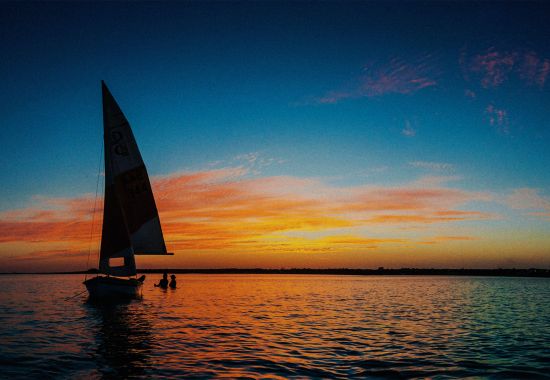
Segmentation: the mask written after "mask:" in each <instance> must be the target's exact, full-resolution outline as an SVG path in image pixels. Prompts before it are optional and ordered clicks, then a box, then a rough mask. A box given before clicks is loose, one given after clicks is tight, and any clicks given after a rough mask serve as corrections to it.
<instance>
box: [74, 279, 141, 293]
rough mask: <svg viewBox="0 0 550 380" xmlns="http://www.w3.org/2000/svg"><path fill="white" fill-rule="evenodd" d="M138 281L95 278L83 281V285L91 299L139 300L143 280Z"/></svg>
mask: <svg viewBox="0 0 550 380" xmlns="http://www.w3.org/2000/svg"><path fill="white" fill-rule="evenodd" d="M140 280H141V281H140ZM140 280H138V279H135V278H118V277H104V276H97V277H94V278H91V279H89V280H86V281H84V285H86V289H88V293H89V295H90V298H91V299H132V298H141V288H142V286H143V278H141V279H140Z"/></svg>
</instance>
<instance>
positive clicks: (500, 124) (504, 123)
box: [485, 104, 510, 135]
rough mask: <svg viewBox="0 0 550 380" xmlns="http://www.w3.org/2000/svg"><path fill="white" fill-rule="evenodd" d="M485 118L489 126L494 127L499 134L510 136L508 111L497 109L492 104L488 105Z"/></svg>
mask: <svg viewBox="0 0 550 380" xmlns="http://www.w3.org/2000/svg"><path fill="white" fill-rule="evenodd" d="M485 116H486V117H487V120H488V122H489V124H490V125H491V126H492V127H495V128H496V129H497V130H498V131H499V132H500V133H503V134H505V135H507V134H510V121H509V120H508V111H506V110H505V109H502V108H497V107H496V106H495V105H494V104H489V105H488V106H487V108H485Z"/></svg>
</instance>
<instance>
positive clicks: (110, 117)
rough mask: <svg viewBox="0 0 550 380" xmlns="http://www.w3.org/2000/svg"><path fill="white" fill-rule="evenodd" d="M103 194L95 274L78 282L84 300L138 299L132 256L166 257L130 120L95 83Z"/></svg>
mask: <svg viewBox="0 0 550 380" xmlns="http://www.w3.org/2000/svg"><path fill="white" fill-rule="evenodd" d="M101 89H102V98H103V128H104V130H103V143H104V149H105V198H104V204H103V228H102V232H101V248H100V253H99V274H98V275H97V276H96V277H93V278H91V279H89V280H85V281H84V285H86V288H87V289H88V292H89V294H90V298H94V299H103V298H128V297H130V298H131V297H138V296H139V295H140V293H141V287H142V285H143V281H144V279H145V276H141V277H140V278H136V273H137V272H136V262H135V258H134V256H135V255H171V253H168V252H167V250H166V244H165V243H164V237H163V235H162V228H161V225H160V218H159V215H158V210H157V207H156V204H155V198H154V196H153V191H152V189H151V183H150V181H149V176H148V174H147V169H146V168H145V164H144V163H143V159H142V158H141V154H140V152H139V149H138V146H137V143H136V140H135V138H134V134H133V133H132V129H131V128H130V124H129V123H128V120H126V117H125V116H124V114H123V113H122V111H121V110H120V107H119V106H118V104H117V102H116V100H115V99H114V98H113V95H111V92H110V91H109V89H108V88H107V86H106V85H105V83H104V82H103V81H101Z"/></svg>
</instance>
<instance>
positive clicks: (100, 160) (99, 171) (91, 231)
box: [84, 144, 103, 281]
mask: <svg viewBox="0 0 550 380" xmlns="http://www.w3.org/2000/svg"><path fill="white" fill-rule="evenodd" d="M102 158H103V144H101V151H100V153H99V165H98V168H97V180H96V183H95V197H94V208H93V212H92V226H91V227H90V240H89V242H88V258H87V260H86V275H85V276H84V281H86V280H87V278H88V269H89V268H88V266H89V264H90V255H91V253H92V238H93V234H94V224H95V212H96V206H97V193H98V190H99V179H100V178H101V162H102V161H103V160H102Z"/></svg>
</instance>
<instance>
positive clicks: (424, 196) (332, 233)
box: [0, 167, 492, 265]
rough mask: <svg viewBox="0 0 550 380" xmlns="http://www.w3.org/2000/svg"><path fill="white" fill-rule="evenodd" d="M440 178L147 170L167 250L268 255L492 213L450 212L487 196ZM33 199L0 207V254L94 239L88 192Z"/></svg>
mask: <svg viewBox="0 0 550 380" xmlns="http://www.w3.org/2000/svg"><path fill="white" fill-rule="evenodd" d="M444 181H445V179H438V180H436V179H434V178H431V179H428V180H422V179H421V180H419V181H416V182H414V183H411V184H408V185H404V186H400V187H398V186H395V187H372V186H355V187H334V186H331V185H329V184H327V183H324V182H323V181H320V180H314V179H302V178H296V177H290V176H273V177H263V178H251V177H249V176H248V172H247V170H246V169H244V168H242V167H237V168H225V169H216V170H208V171H202V172H194V173H177V174H174V175H170V176H161V177H156V178H154V179H153V189H154V192H155V197H156V200H157V207H158V209H159V212H160V217H161V221H162V225H163V230H164V233H165V239H166V242H167V245H168V247H169V249H170V250H171V251H175V252H176V253H183V252H201V251H204V252H212V251H217V252H219V253H220V254H223V252H229V251H231V252H249V253H270V254H275V253H278V252H279V253H280V252H302V253H305V252H310V253H311V252H329V251H330V252H338V251H342V252H344V251H350V250H357V249H359V250H361V249H372V248H378V247H381V246H385V245H392V244H398V245H399V244H403V243H407V242H408V243H412V244H414V243H415V241H418V240H415V239H411V238H410V237H404V236H399V235H396V236H395V237H392V238H385V237H384V238H380V237H377V236H368V235H369V234H368V233H366V232H365V230H364V229H363V230H362V232H361V233H358V232H357V231H358V230H357V228H369V226H373V225H381V226H387V225H392V226H398V227H399V226H405V225H406V226H411V225H413V226H416V227H417V228H419V229H422V228H425V227H423V226H426V225H428V224H435V223H442V222H446V223H449V222H458V221H468V220H480V219H489V218H491V217H492V216H491V215H489V214H486V213H482V212H480V211H477V210H460V209H458V207H463V206H464V205H465V204H467V202H469V201H472V200H482V199H487V198H488V196H487V195H483V194H478V193H473V192H467V191H463V190H458V189H453V188H448V187H445V186H444V185H443V182H444ZM428 186H431V187H428ZM35 203H37V204H35V205H34V206H33V207H29V208H25V209H20V210H10V211H6V212H3V213H0V231H1V232H0V258H2V257H5V256H6V254H5V252H6V251H7V250H8V248H7V247H8V245H9V244H13V243H25V242H26V243H33V244H34V243H40V244H46V245H48V247H49V248H46V249H44V248H40V249H35V250H34V251H29V252H27V253H31V252H33V254H34V255H35V257H37V258H38V257H41V258H42V259H43V260H46V259H52V260H53V258H54V257H62V256H63V257H68V256H70V254H69V252H81V253H82V252H87V250H88V247H89V244H90V234H91V233H92V237H93V239H92V240H93V241H96V242H97V240H98V238H99V235H100V229H101V217H100V215H96V216H95V227H94V230H93V231H91V228H92V218H93V215H92V211H93V199H92V197H90V196H84V197H75V198H53V199H52V198H36V199H35ZM101 207H102V202H98V209H101ZM292 233H310V234H311V233H315V234H318V236H317V237H316V238H305V237H296V236H290V235H289V234H292ZM365 235H367V236H365ZM33 244H30V246H31V247H32V246H33ZM33 249H34V248H33ZM17 257H20V258H21V260H22V259H23V255H19V256H16V257H14V258H13V260H17ZM25 257H27V256H25ZM31 257H32V255H31ZM71 257H74V258H77V255H73V256H71ZM81 265H83V264H81Z"/></svg>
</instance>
